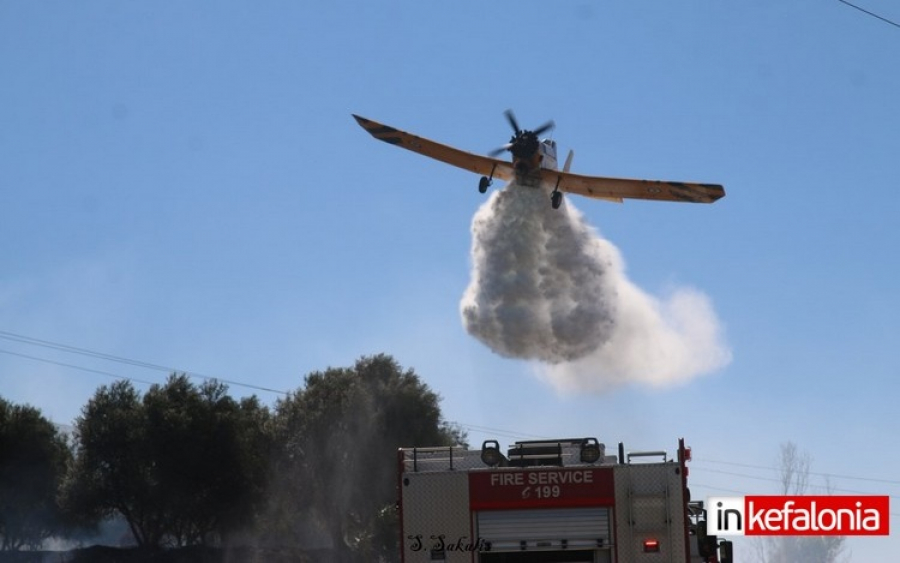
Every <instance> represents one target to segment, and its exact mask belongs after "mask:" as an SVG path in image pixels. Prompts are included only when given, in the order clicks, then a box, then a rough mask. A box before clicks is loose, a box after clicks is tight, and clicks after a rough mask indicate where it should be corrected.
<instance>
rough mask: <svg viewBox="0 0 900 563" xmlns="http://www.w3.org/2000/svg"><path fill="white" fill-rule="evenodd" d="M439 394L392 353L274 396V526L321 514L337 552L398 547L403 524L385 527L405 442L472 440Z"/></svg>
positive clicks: (373, 554) (350, 554)
mask: <svg viewBox="0 0 900 563" xmlns="http://www.w3.org/2000/svg"><path fill="white" fill-rule="evenodd" d="M439 402H440V398H439V397H438V395H437V394H436V393H434V392H433V391H431V389H429V387H428V386H427V385H426V384H425V383H423V382H422V381H421V380H420V379H419V377H418V376H417V375H416V374H415V373H414V372H413V370H411V369H409V370H404V369H402V368H401V367H400V365H399V364H398V363H397V362H396V361H395V360H394V359H393V358H391V357H390V356H386V355H378V356H371V357H363V358H361V359H360V360H358V361H357V362H356V364H355V365H354V366H353V367H351V368H330V369H327V370H325V371H324V372H314V373H311V374H309V375H308V376H307V377H306V380H305V386H304V387H303V388H302V389H300V390H298V391H296V392H295V393H293V394H291V395H290V396H289V397H287V398H286V399H283V400H280V401H279V402H278V403H277V405H276V414H275V423H276V424H275V428H276V440H277V442H278V443H279V444H280V445H281V451H280V456H279V458H278V462H277V466H276V475H277V477H278V484H279V486H280V489H279V494H278V495H277V497H276V503H275V506H274V511H273V513H272V514H273V517H272V523H273V529H274V527H275V526H278V525H281V526H283V527H284V528H283V529H294V530H296V529H298V528H302V527H303V525H304V520H305V521H307V522H309V521H310V520H312V521H315V522H317V523H318V525H319V529H320V530H324V533H325V534H326V535H327V537H328V538H329V540H330V543H331V547H333V548H334V549H335V550H336V552H337V553H336V554H335V560H336V561H342V560H351V559H353V558H354V554H355V557H356V558H359V559H362V560H369V561H372V560H376V558H378V557H379V556H382V557H387V556H389V555H390V554H391V553H394V552H395V551H396V546H395V545H394V544H395V542H396V537H397V535H396V533H394V534H391V537H390V539H385V538H386V536H387V534H384V533H382V531H383V530H384V528H385V526H386V524H385V523H387V527H392V526H393V527H394V529H396V528H395V526H396V518H395V516H392V515H391V512H392V507H393V506H394V504H395V503H396V500H397V491H396V486H397V449H398V448H399V447H402V446H438V445H451V444H454V443H462V442H464V440H465V434H464V433H463V432H462V431H460V430H459V429H458V428H455V427H453V426H450V425H448V424H446V423H445V422H444V421H443V420H442V417H441V411H440V407H439ZM392 523H393V524H392ZM386 543H389V545H386Z"/></svg>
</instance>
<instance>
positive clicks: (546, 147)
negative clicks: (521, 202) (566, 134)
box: [513, 139, 558, 188]
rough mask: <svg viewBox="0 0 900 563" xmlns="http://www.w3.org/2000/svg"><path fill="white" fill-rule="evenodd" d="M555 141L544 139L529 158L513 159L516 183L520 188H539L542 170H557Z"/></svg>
mask: <svg viewBox="0 0 900 563" xmlns="http://www.w3.org/2000/svg"><path fill="white" fill-rule="evenodd" d="M557 166H558V164H557V160H556V141H553V140H551V139H544V140H543V141H541V142H540V143H539V144H538V150H537V151H535V152H534V153H533V154H532V155H530V156H521V157H516V158H514V159H513V169H514V170H515V172H516V183H517V184H518V185H520V186H530V187H534V188H537V187H540V186H541V174H540V171H541V169H542V168H544V169H547V170H557V169H558V168H557Z"/></svg>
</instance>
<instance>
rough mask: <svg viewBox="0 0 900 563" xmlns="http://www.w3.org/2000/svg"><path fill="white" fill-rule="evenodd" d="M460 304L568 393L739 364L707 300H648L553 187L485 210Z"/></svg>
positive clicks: (686, 295)
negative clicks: (553, 200)
mask: <svg viewBox="0 0 900 563" xmlns="http://www.w3.org/2000/svg"><path fill="white" fill-rule="evenodd" d="M460 308H461V313H462V319H463V324H464V325H465V327H466V330H467V331H468V332H469V334H471V335H472V336H474V337H476V338H478V339H479V340H481V341H482V342H483V343H484V344H486V345H487V346H488V347H489V348H491V349H492V350H493V351H494V352H496V353H498V354H500V355H502V356H506V357H510V358H521V359H527V360H537V361H539V362H541V364H542V365H541V366H540V367H538V373H539V374H540V375H541V377H543V378H545V379H546V380H548V381H549V382H551V383H552V384H553V386H554V387H556V388H557V389H559V390H561V391H571V392H578V391H593V392H602V391H605V390H607V389H610V388H612V387H615V386H618V385H621V384H625V383H629V382H644V383H648V384H651V385H665V384H669V383H675V382H680V381H686V380H688V379H691V378H692V377H695V376H697V375H700V374H703V373H708V372H710V371H713V370H715V369H717V368H720V367H722V366H724V365H725V364H727V363H728V362H729V361H730V360H731V353H730V352H729V350H728V348H727V346H726V345H725V344H724V342H723V337H722V330H721V327H720V325H719V321H718V320H717V318H716V315H715V312H714V311H713V308H712V305H711V303H710V301H709V299H708V298H707V297H706V296H705V295H704V294H702V293H700V292H699V291H696V290H692V289H677V290H675V291H674V292H672V293H671V295H669V296H668V297H667V299H665V300H660V299H657V298H654V297H652V296H650V295H647V294H646V293H644V292H643V291H642V290H641V289H640V288H638V287H637V286H635V285H634V284H633V283H631V281H629V280H628V278H627V277H626V276H625V266H624V263H623V261H622V258H621V256H620V254H619V251H618V250H617V249H616V247H615V246H613V245H612V243H610V242H609V241H607V240H605V239H603V238H601V237H600V236H599V234H598V233H597V231H596V230H595V229H593V228H592V227H590V226H589V225H588V224H587V223H586V222H585V221H584V219H583V218H582V216H581V214H580V213H579V212H578V211H577V210H576V209H575V208H574V207H572V206H571V204H568V203H567V202H566V203H563V205H562V207H560V208H559V209H557V210H554V209H552V208H551V207H550V204H549V198H548V194H547V192H546V191H545V190H543V189H534V188H526V187H521V186H516V185H512V184H511V185H509V186H507V187H506V188H504V189H502V190H500V191H497V192H495V193H494V194H492V196H491V197H490V199H489V200H488V201H487V202H486V203H485V204H484V205H482V206H481V208H480V209H479V210H478V212H477V213H476V214H475V217H474V218H473V220H472V279H471V282H470V283H469V287H468V288H467V289H466V292H465V294H464V295H463V298H462V302H461V303H460Z"/></svg>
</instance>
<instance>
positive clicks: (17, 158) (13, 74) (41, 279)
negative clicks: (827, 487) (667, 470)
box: [0, 0, 900, 561]
mask: <svg viewBox="0 0 900 563" xmlns="http://www.w3.org/2000/svg"><path fill="white" fill-rule="evenodd" d="M861 5H863V6H865V7H866V8H867V9H869V10H872V11H874V12H877V13H879V14H881V15H883V16H885V17H888V18H892V19H893V20H894V21H897V20H898V19H900V11H898V9H897V7H896V6H895V5H893V4H892V3H891V2H889V1H888V0H867V2H865V3H861ZM898 45H900V29H897V28H896V27H893V26H891V25H889V24H887V23H885V22H881V21H879V20H877V19H874V18H871V17H868V16H866V15H865V14H862V13H861V12H859V11H857V10H853V9H852V8H850V7H848V6H847V5H845V4H842V3H841V2H839V1H837V0H834V1H825V0H820V1H817V2H813V1H807V0H803V1H796V2H790V3H788V2H777V1H760V2H743V1H739V2H730V3H727V4H726V3H721V2H718V3H716V2H697V1H693V2H682V1H679V2H663V1H648V2H641V3H627V2H587V1H583V2H563V3H559V4H558V5H548V4H546V3H525V4H523V3H521V2H497V3H490V4H489V5H483V4H482V3H462V4H460V3H430V2H385V3H378V4H375V3H371V4H370V3H353V2H341V1H339V2H328V3H316V4H313V3H306V2H264V3H260V2H194V1H192V2H178V3H165V4H160V3H152V4H151V3H136V2H133V3H122V2H112V1H110V2H80V3H70V2H41V3H34V2H3V3H0V76H2V77H3V79H2V81H0V124H2V125H0V331H4V333H11V334H18V335H25V336H28V337H33V338H38V339H42V340H46V341H50V342H57V343H63V344H67V345H72V346H77V347H81V348H85V349H89V350H94V351H99V352H103V353H107V354H113V355H116V356H122V357H125V358H132V359H138V360H144V361H148V362H152V363H155V364H160V365H163V366H170V367H175V368H178V369H182V370H188V371H191V372H195V373H202V374H208V375H215V376H218V377H221V378H225V379H230V380H235V381H240V382H247V383H252V384H254V385H259V386H263V387H267V388H272V389H283V390H292V389H295V388H297V387H298V386H299V385H300V384H301V382H302V377H303V375H304V374H306V373H308V372H310V371H313V370H318V369H324V368H325V367H327V366H344V365H350V364H351V363H352V362H353V361H354V360H355V359H356V358H357V357H359V356H361V355H364V354H371V353H379V352H386V353H389V354H392V355H393V356H395V357H396V359H397V360H398V361H399V362H400V363H401V364H403V365H404V366H408V367H412V368H414V369H415V370H416V371H417V372H418V373H419V374H420V375H421V376H422V377H423V379H424V380H425V381H426V382H427V383H428V384H429V385H431V386H432V387H433V388H434V389H435V390H436V391H438V392H439V393H440V394H441V395H442V397H443V398H444V400H443V403H442V406H443V410H444V413H445V415H446V416H447V417H448V418H449V419H451V420H454V421H457V422H459V423H460V424H462V425H464V426H465V427H467V428H468V429H469V434H470V439H471V441H472V442H473V443H474V444H479V443H480V442H481V440H483V439H487V438H500V439H501V441H504V440H506V441H512V440H513V436H516V437H535V436H540V437H552V436H573V435H575V436H578V435H593V436H597V437H598V438H599V439H600V440H601V441H605V442H607V444H610V445H612V444H615V443H616V442H618V441H624V442H625V443H626V445H627V446H629V447H633V448H637V449H659V448H669V449H673V448H674V446H675V445H676V443H677V442H676V441H677V438H678V437H680V436H684V437H685V438H686V439H687V441H688V443H689V444H691V445H692V446H693V449H694V453H695V457H696V461H695V462H694V467H693V468H692V473H691V478H692V480H693V482H694V485H693V490H694V496H695V497H697V498H702V497H706V496H709V495H721V494H723V493H725V494H729V493H731V492H741V493H759V494H761V493H773V492H775V491H776V484H775V483H774V482H773V481H772V479H774V478H775V475H774V472H773V471H772V470H770V469H767V468H769V467H772V466H773V465H774V463H775V459H776V457H777V454H778V448H779V444H780V443H782V442H785V441H788V440H792V441H794V442H796V443H797V444H798V445H799V446H800V448H801V449H803V450H806V451H808V452H809V453H810V455H811V456H812V459H813V470H814V471H815V472H820V473H827V474H831V475H834V476H842V477H832V478H831V482H832V485H833V486H834V487H835V488H836V489H838V490H839V491H864V492H868V493H872V494H890V495H893V496H894V501H895V503H896V502H897V497H900V481H898V479H897V475H898V471H897V467H900V449H898V448H897V447H896V445H897V432H898V430H900V425H898V423H897V418H896V415H895V412H896V397H897V395H898V391H900V385H898V383H897V376H898V371H900V370H898V366H900V363H898V360H897V354H896V345H897V343H898V340H900V338H898V337H900V320H898V315H897V312H898V311H900V299H898V291H897V281H896V280H897V265H898V259H897V246H898V235H897V234H896V230H895V228H894V225H895V223H896V217H898V216H900V191H898V187H900V186H898V161H897V154H898V148H900V144H898V141H897V138H896V133H897V131H900V111H898V110H900V74H898V73H897V66H896V53H897V48H898ZM507 108H514V109H515V111H516V114H517V116H518V118H519V121H520V122H521V123H522V124H523V125H526V126H532V127H534V126H537V125H538V124H540V123H543V122H544V121H546V120H547V119H551V118H552V119H554V120H555V122H556V129H555V131H554V138H555V139H556V140H557V142H558V143H559V144H560V148H561V151H566V150H568V149H569V148H574V149H575V151H576V155H575V160H574V165H573V171H575V172H578V173H584V174H596V175H609V176H620V177H634V178H647V179H662V180H684V181H702V182H716V183H722V184H724V185H725V187H726V190H727V196H726V197H725V198H724V199H723V200H721V201H719V202H717V203H715V204H714V205H711V206H706V205H687V204H668V203H657V202H639V201H638V202H635V201H630V202H626V203H625V204H624V205H621V206H618V205H613V204H608V203H605V202H598V201H590V200H586V199H580V198H574V197H573V198H570V200H569V201H570V203H571V204H573V205H574V206H576V207H577V208H578V209H579V210H580V211H581V212H582V213H583V214H584V217H585V220H586V221H587V222H588V223H590V224H591V225H593V226H594V227H595V228H597V229H598V230H599V232H600V233H601V234H602V235H603V237H604V238H606V239H607V240H609V241H611V242H612V243H613V244H614V245H615V246H616V247H617V248H618V249H619V252H620V253H621V255H622V257H623V259H624V262H625V264H626V265H627V275H628V276H629V278H630V279H631V281H632V282H633V283H634V284H636V285H637V286H638V287H640V288H641V289H642V290H643V291H645V292H646V293H648V294H650V295H654V296H659V297H660V298H663V299H664V298H665V296H666V295H668V294H669V293H671V292H672V291H673V289H674V288H681V287H689V288H694V289H695V290H697V291H700V292H702V293H703V294H704V295H705V296H706V297H707V298H708V299H709V300H710V302H711V303H712V306H713V308H714V310H715V313H716V316H717V318H718V320H719V321H720V323H721V325H722V326H723V329H724V333H723V334H724V339H725V341H726V342H727V345H728V347H729V349H730V350H731V353H732V360H731V362H730V363H729V364H728V365H727V366H725V367H723V368H721V369H719V370H717V371H715V372H714V373H711V374H707V375H702V376H700V377H697V378H695V379H692V380H690V381H688V382H686V383H683V384H681V385H677V386H670V387H664V388H655V387H653V388H651V387H647V386H644V385H640V384H635V385H630V386H625V387H620V388H618V389H616V390H613V391H611V392H608V393H605V394H590V393H584V394H574V395H572V394H568V395H566V394H560V393H558V392H557V391H556V390H555V389H554V388H552V387H551V386H549V385H548V384H547V383H546V381H544V380H542V379H540V378H539V377H537V376H536V373H537V371H538V368H537V367H536V366H535V365H533V364H530V363H528V362H524V361H519V360H509V359H505V358H502V357H499V356H497V355H496V354H494V353H492V352H491V351H490V350H489V349H488V348H486V347H485V346H484V345H483V344H481V343H480V342H479V341H477V340H475V339H474V338H472V337H470V336H469V335H468V334H467V333H466V332H465V330H464V328H463V326H462V323H461V321H460V314H459V302H460V298H461V296H462V293H463V291H464V290H465V288H466V286H467V285H468V283H469V276H470V258H469V250H470V246H471V243H472V240H471V235H470V224H471V221H472V217H473V215H474V214H475V212H476V211H477V210H478V208H479V207H480V206H481V205H482V203H483V202H484V200H485V197H484V196H481V195H480V194H478V191H477V189H476V187H477V180H478V178H477V177H476V176H474V175H472V174H468V173H466V172H464V171H461V170H458V169H454V168H451V167H448V166H445V165H443V164H441V163H438V162H436V161H431V160H429V159H426V158H424V157H421V156H419V155H415V154H412V153H409V152H406V151H400V150H397V149H396V148H393V147H390V146H388V145H386V144H383V143H379V142H376V141H375V140H373V139H372V138H371V137H370V136H369V135H368V134H366V133H365V132H364V131H363V130H362V129H360V128H359V126H358V125H357V124H356V123H355V122H354V121H353V119H352V118H351V116H350V114H351V113H358V114H360V115H363V116H366V117H369V118H372V119H375V120H378V121H381V122H384V123H388V124H391V125H393V126H395V127H398V128H401V129H404V130H407V131H411V132H414V133H416V134H419V135H422V136H426V137H429V138H432V139H434V140H437V141H440V142H444V143H448V144H452V145H455V146H457V147H459V148H462V149H464V150H469V151H472V152H479V153H485V152H487V151H489V150H491V149H493V148H495V147H496V146H498V145H500V144H502V143H504V142H506V141H507V140H508V137H509V129H508V125H507V124H506V123H505V120H504V119H503V116H502V112H503V110H505V109H507ZM0 350H3V351H4V352H5V353H0V395H2V396H4V397H5V398H7V399H9V400H12V401H16V402H27V403H31V404H33V405H35V406H37V407H39V408H41V409H42V410H43V412H44V413H45V414H46V415H48V416H49V417H51V418H52V419H54V420H56V421H58V422H61V423H67V422H71V420H72V419H73V418H74V417H75V416H77V415H78V412H79V409H80V408H81V406H82V405H83V404H84V403H85V402H86V401H87V400H88V398H89V397H90V396H92V394H93V393H94V391H95V390H96V388H97V387H98V386H99V385H101V384H107V383H110V382H111V381H112V380H113V378H112V377H110V376H108V375H102V374H97V373H92V372H87V371H83V370H78V369H74V368H71V367H64V366H60V365H58V364H52V363H48V362H46V361H37V360H33V359H28V358H24V357H22V355H23V354H24V355H30V356H36V357H40V358H43V359H45V360H52V361H56V362H62V363H68V364H75V365H79V366H81V367H86V368H90V369H95V370H101V371H108V372H111V373H114V374H118V375H121V376H123V377H131V378H136V379H140V380H145V381H163V380H164V378H165V372H162V371H152V370H147V369H142V368H138V367H135V366H129V365H125V364H121V363H114V362H103V361H100V360H99V359H96V358H90V357H86V356H83V355H72V354H64V353H62V352H60V351H58V350H53V349H51V348H47V347H46V346H33V345H28V344H24V343H22V342H15V341H13V340H10V339H8V338H6V339H2V340H0ZM8 352H13V353H14V354H19V355H14V354H9V353H8ZM139 387H140V385H139ZM232 390H233V392H234V393H235V394H236V395H246V394H250V393H252V392H254V390H252V389H248V388H241V387H232ZM258 393H259V395H260V397H262V398H263V399H264V400H267V401H270V402H274V400H275V398H276V397H277V395H275V394H272V393H266V392H258ZM497 431H502V432H497ZM850 477H853V479H851V478H850ZM818 484H821V483H818ZM892 510H893V512H894V513H895V514H897V513H900V511H898V510H896V509H892ZM892 520H893V522H892V523H893V524H894V525H895V527H896V526H900V520H898V519H897V517H896V516H895V517H893V518H892ZM850 546H851V548H852V549H853V554H854V560H857V561H863V560H872V559H875V558H877V557H881V558H882V560H884V559H883V558H884V557H888V556H887V555H885V554H886V553H888V552H889V551H888V550H893V551H894V552H895V551H896V550H897V549H898V548H900V545H898V543H897V541H896V539H895V538H893V537H890V538H880V539H866V540H853V541H851V542H850Z"/></svg>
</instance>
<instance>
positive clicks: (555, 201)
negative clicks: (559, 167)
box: [550, 190, 563, 209]
mask: <svg viewBox="0 0 900 563" xmlns="http://www.w3.org/2000/svg"><path fill="white" fill-rule="evenodd" d="M562 198H563V195H562V192H561V191H559V190H553V192H551V193H550V205H551V207H553V209H559V206H560V205H562Z"/></svg>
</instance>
